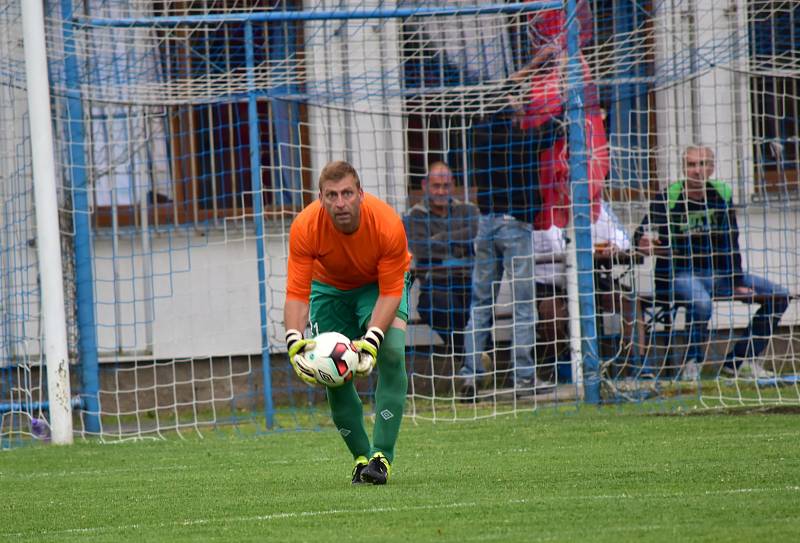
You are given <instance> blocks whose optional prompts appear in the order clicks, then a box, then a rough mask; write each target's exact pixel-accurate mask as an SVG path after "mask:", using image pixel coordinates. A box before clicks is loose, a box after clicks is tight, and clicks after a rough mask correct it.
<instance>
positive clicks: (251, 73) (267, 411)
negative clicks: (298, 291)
mask: <svg viewBox="0 0 800 543" xmlns="http://www.w3.org/2000/svg"><path fill="white" fill-rule="evenodd" d="M244 43H245V62H246V63H247V126H248V128H249V129H250V179H251V184H252V190H253V220H254V222H255V226H256V265H257V266H258V307H259V313H260V316H261V368H262V372H263V374H264V376H263V377H264V415H265V417H266V421H267V428H268V429H269V428H272V425H273V424H274V421H273V419H274V417H275V407H274V405H273V403H272V374H271V368H272V364H271V363H270V356H269V336H268V335H267V277H266V261H265V251H264V209H263V202H262V200H261V199H262V198H263V194H264V193H263V190H262V183H261V131H260V130H259V127H258V102H257V98H256V80H255V51H254V50H253V23H252V22H250V21H247V22H245V25H244Z"/></svg>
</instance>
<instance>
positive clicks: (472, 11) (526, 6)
mask: <svg viewBox="0 0 800 543" xmlns="http://www.w3.org/2000/svg"><path fill="white" fill-rule="evenodd" d="M563 5H564V4H563V2H561V0H553V1H551V2H520V3H514V4H488V5H486V6H463V7H456V8H444V7H407V8H393V9H382V8H375V9H354V10H352V11H342V10H338V11H331V10H312V11H277V10H276V11H261V12H252V13H225V14H209V15H183V16H181V15H175V16H163V17H122V18H109V19H102V18H98V17H80V16H76V17H75V19H76V20H80V21H81V23H84V24H89V25H91V26H125V27H136V26H147V27H149V26H162V27H169V26H178V25H184V24H197V23H233V22H240V23H244V22H250V23H263V22H267V21H345V20H354V19H392V18H405V17H442V16H447V15H489V14H496V13H526V12H529V11H539V10H543V9H561V8H562V7H563Z"/></svg>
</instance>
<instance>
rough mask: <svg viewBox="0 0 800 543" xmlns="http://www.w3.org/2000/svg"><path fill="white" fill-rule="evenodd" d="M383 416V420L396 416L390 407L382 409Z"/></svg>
mask: <svg viewBox="0 0 800 543" xmlns="http://www.w3.org/2000/svg"><path fill="white" fill-rule="evenodd" d="M381 417H383V420H389V419H390V418H392V417H394V413H392V412H391V411H389V410H388V409H384V410H383V411H381Z"/></svg>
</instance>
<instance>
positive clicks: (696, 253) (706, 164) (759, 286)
mask: <svg viewBox="0 0 800 543" xmlns="http://www.w3.org/2000/svg"><path fill="white" fill-rule="evenodd" d="M714 166H715V164H714V152H713V151H712V150H711V149H710V148H709V147H705V146H698V145H692V146H689V147H687V148H686V151H685V152H684V155H683V168H684V174H685V176H686V178H685V179H682V180H680V181H677V182H675V183H673V184H671V185H670V186H669V187H668V188H667V190H666V191H664V192H663V193H662V194H660V195H659V196H658V197H657V198H656V199H655V200H653V201H652V203H651V205H650V213H649V216H646V217H645V218H644V220H643V222H642V225H641V226H640V227H639V229H638V230H637V232H636V236H635V238H634V240H635V241H636V243H637V245H638V246H639V247H640V249H642V250H648V251H649V250H652V249H653V248H655V247H660V249H659V250H657V251H656V252H655V260H656V264H655V280H656V281H655V286H656V295H657V296H661V297H664V296H665V295H666V296H669V299H670V300H671V301H672V302H674V303H676V304H681V305H684V306H686V307H687V312H688V317H689V320H690V321H691V324H690V326H689V340H690V344H689V349H688V351H687V353H686V362H685V363H684V365H683V369H682V373H683V374H684V377H685V378H687V379H696V378H697V377H698V376H699V370H700V366H701V365H702V363H703V362H704V359H705V353H706V349H707V347H708V339H709V331H708V323H709V321H710V320H711V312H712V303H711V302H712V299H713V298H714V297H731V296H734V297H740V298H745V299H747V298H748V297H750V298H749V299H750V300H751V301H753V302H755V303H759V304H761V307H760V308H759V309H758V311H757V312H756V313H755V315H754V316H753V319H752V321H751V322H750V326H749V327H748V329H747V331H746V332H745V334H744V336H743V337H742V338H741V339H740V340H739V341H738V342H737V343H735V344H734V346H733V348H732V349H731V351H730V352H729V353H728V354H727V356H726V358H725V362H724V364H723V366H722V368H721V372H722V373H723V374H725V375H728V376H736V375H739V373H740V372H741V373H749V374H750V375H751V376H752V377H754V378H767V377H772V376H773V374H772V372H770V371H767V370H766V369H765V368H764V367H763V366H762V365H761V364H760V363H758V362H757V361H755V360H752V358H753V357H756V356H758V355H759V354H761V352H762V351H763V350H764V348H765V347H766V346H767V343H768V341H769V338H770V336H771V335H772V333H773V331H774V329H775V327H777V326H778V322H780V320H781V316H782V315H783V313H784V311H786V308H787V307H788V305H789V293H788V291H787V290H786V289H785V288H784V287H782V286H780V285H776V284H775V283H772V282H771V281H768V280H767V279H765V278H763V277H759V276H756V275H753V274H751V273H747V272H745V271H744V270H743V268H742V256H741V253H740V250H739V227H738V225H737V221H736V211H735V210H734V208H733V202H732V195H733V191H732V189H731V187H730V185H728V184H727V183H724V182H723V181H719V180H717V179H712V178H711V175H712V174H713V173H714ZM744 361H747V364H746V365H743V362H744Z"/></svg>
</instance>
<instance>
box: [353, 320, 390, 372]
mask: <svg viewBox="0 0 800 543" xmlns="http://www.w3.org/2000/svg"><path fill="white" fill-rule="evenodd" d="M382 341H383V332H382V331H381V329H380V328H378V327H377V326H372V327H371V328H370V329H369V330H367V333H366V334H364V337H362V338H361V339H357V340H355V341H353V346H354V347H355V348H356V351H358V365H357V366H356V375H357V376H359V377H366V376H367V375H369V374H370V373H372V368H374V367H375V361H376V360H377V358H378V349H380V348H381V342H382Z"/></svg>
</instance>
